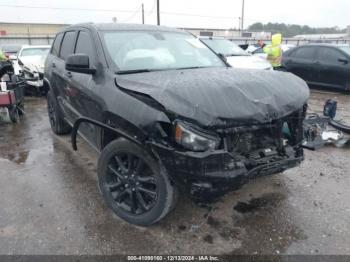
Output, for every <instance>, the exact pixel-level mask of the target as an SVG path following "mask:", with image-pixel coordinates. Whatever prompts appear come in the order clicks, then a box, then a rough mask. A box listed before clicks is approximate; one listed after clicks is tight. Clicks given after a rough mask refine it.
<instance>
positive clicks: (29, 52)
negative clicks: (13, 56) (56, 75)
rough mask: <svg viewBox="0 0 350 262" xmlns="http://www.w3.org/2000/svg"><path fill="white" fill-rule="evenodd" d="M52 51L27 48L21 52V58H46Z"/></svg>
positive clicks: (46, 48)
mask: <svg viewBox="0 0 350 262" xmlns="http://www.w3.org/2000/svg"><path fill="white" fill-rule="evenodd" d="M49 51H50V48H48V47H43V48H26V49H23V50H22V52H21V57H23V56H46V55H47V54H48V53H49Z"/></svg>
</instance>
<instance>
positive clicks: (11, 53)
mask: <svg viewBox="0 0 350 262" xmlns="http://www.w3.org/2000/svg"><path fill="white" fill-rule="evenodd" d="M21 48H22V46H21V45H2V46H1V51H2V52H3V53H4V55H5V56H6V57H7V58H8V59H10V60H12V61H13V60H16V59H17V53H18V52H19V50H21Z"/></svg>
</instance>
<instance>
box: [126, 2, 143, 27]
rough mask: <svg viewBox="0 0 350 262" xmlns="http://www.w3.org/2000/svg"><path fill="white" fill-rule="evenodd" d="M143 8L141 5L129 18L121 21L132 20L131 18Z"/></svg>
mask: <svg viewBox="0 0 350 262" xmlns="http://www.w3.org/2000/svg"><path fill="white" fill-rule="evenodd" d="M141 9H142V6H141V7H139V8H138V9H136V10H135V11H134V13H132V14H131V15H130V16H129V17H128V18H126V19H124V20H122V21H121V23H126V22H128V21H130V20H131V19H133V18H134V17H135V16H136V15H137V14H138V13H139V12H140V11H141Z"/></svg>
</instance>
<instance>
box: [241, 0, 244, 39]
mask: <svg viewBox="0 0 350 262" xmlns="http://www.w3.org/2000/svg"><path fill="white" fill-rule="evenodd" d="M241 22H242V26H241V30H242V31H241V33H242V36H243V30H244V0H242V21H241Z"/></svg>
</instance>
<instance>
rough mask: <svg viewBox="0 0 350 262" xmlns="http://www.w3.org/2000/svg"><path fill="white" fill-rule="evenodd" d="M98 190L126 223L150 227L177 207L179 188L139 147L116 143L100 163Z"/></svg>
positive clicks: (109, 148)
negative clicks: (177, 191) (177, 190)
mask: <svg viewBox="0 0 350 262" xmlns="http://www.w3.org/2000/svg"><path fill="white" fill-rule="evenodd" d="M97 172H98V183H99V188H100V191H101V193H102V196H103V197H104V199H105V201H106V203H107V205H108V206H109V207H110V208H111V209H112V210H113V212H114V213H115V214H116V215H118V216H119V217H120V218H122V219H123V220H125V221H127V222H129V223H131V224H135V225H139V226H150V225H152V224H154V223H156V222H158V221H159V220H161V219H162V218H163V217H165V216H166V215H167V214H168V213H169V212H170V211H171V210H172V209H173V207H174V206H175V203H176V195H177V194H176V188H175V187H174V186H173V185H172V184H171V182H170V179H169V177H168V175H167V174H166V172H165V170H163V169H162V167H161V165H160V164H159V162H158V161H157V160H156V159H154V158H153V157H152V156H151V155H149V154H148V153H147V152H146V151H145V150H144V149H142V148H141V147H139V146H138V145H136V144H134V143H132V142H130V141H128V140H125V139H117V140H115V141H112V142H111V143H110V144H108V145H107V146H106V147H105V148H104V149H103V151H102V153H101V155H100V157H99V160H98V167H97Z"/></svg>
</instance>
